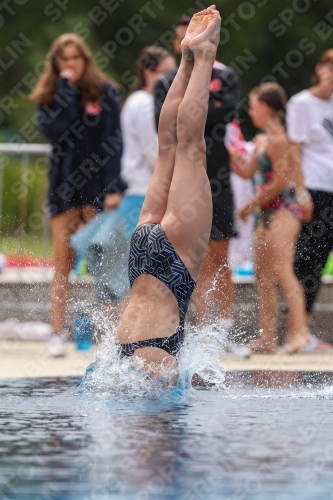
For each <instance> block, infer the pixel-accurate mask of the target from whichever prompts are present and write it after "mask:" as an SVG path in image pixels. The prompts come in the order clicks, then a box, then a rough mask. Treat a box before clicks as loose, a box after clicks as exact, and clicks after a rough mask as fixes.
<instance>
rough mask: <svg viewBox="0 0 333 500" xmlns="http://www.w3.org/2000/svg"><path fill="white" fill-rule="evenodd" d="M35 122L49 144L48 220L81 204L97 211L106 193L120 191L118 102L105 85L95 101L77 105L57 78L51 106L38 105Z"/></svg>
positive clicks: (76, 92) (63, 80)
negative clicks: (99, 96) (50, 151)
mask: <svg viewBox="0 0 333 500" xmlns="http://www.w3.org/2000/svg"><path fill="white" fill-rule="evenodd" d="M36 124H37V127H38V128H39V130H40V131H41V133H42V134H43V135H45V137H47V139H48V140H49V141H50V142H51V144H52V154H51V158H50V166H49V189H48V203H49V210H50V215H51V217H53V216H55V215H57V214H60V213H62V212H65V211H66V210H68V209H69V208H72V207H80V206H84V205H87V204H90V205H94V206H95V207H96V208H97V209H101V208H102V205H103V199H104V197H105V195H106V194H107V193H117V192H120V193H121V192H123V191H125V189H126V188H127V184H126V182H125V181H124V180H123V179H122V178H121V176H120V159H121V155H122V151H123V143H122V136H121V129H120V110H119V102H118V97H117V94H116V91H115V88H114V87H113V86H112V84H111V83H109V82H108V83H106V84H105V86H104V88H103V92H102V95H101V98H100V99H99V100H98V102H97V103H87V104H85V105H83V104H82V102H81V94H80V92H79V90H78V89H76V88H75V87H74V86H72V85H71V84H70V83H69V81H68V80H67V79H66V78H60V77H59V78H58V79H57V91H56V93H55V95H54V101H53V103H52V105H51V106H50V107H48V106H38V111H37V115H36Z"/></svg>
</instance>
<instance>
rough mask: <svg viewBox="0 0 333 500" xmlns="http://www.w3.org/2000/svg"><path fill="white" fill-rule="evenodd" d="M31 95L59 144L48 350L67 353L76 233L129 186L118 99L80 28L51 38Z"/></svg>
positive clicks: (52, 192)
mask: <svg viewBox="0 0 333 500" xmlns="http://www.w3.org/2000/svg"><path fill="white" fill-rule="evenodd" d="M31 98H32V99H34V100H35V101H36V103H37V105H38V109H37V114H36V124H37V127H38V128H39V130H40V131H41V133H42V134H43V135H45V136H46V137H47V139H48V140H49V141H50V142H51V144H52V154H51V158H50V165H49V188H48V205H49V212H50V217H51V231H52V237H53V242H54V261H55V269H54V279H53V282H52V286H51V302H52V326H53V331H54V335H53V336H52V338H51V340H50V342H49V351H50V355H52V356H60V355H64V354H65V342H66V340H67V332H66V331H65V330H64V327H65V312H66V302H67V299H68V294H69V281H68V276H69V272H70V270H71V269H72V267H73V263H74V258H75V255H74V252H73V250H72V248H71V246H70V237H71V235H72V234H73V233H74V232H75V231H76V230H77V229H78V227H79V226H80V224H82V222H88V221H89V220H91V219H92V218H93V217H95V215H96V214H97V212H98V210H101V209H102V208H104V209H106V210H110V209H112V208H115V207H116V206H118V205H119V203H120V201H121V193H122V192H123V191H124V190H125V189H126V187H127V185H126V183H125V181H123V179H122V178H121V176H120V159H121V154H122V137H121V130H120V116H119V115H120V113H119V103H118V97H117V92H116V89H115V87H114V86H113V85H112V83H111V82H110V81H108V79H107V77H106V76H105V75H104V74H103V73H101V72H100V71H99V70H98V68H97V66H96V64H95V62H94V61H93V58H92V54H91V52H90V50H89V48H88V46H87V45H86V43H85V42H84V40H83V39H82V38H81V37H79V36H78V35H76V34H73V33H69V34H64V35H62V36H60V37H58V38H57V39H56V40H55V41H54V43H53V44H52V46H51V49H50V52H49V54H48V57H47V61H46V66H45V71H44V73H43V75H42V76H41V78H40V80H39V82H38V83H37V85H36V87H35V89H34V91H33V92H32V94H31Z"/></svg>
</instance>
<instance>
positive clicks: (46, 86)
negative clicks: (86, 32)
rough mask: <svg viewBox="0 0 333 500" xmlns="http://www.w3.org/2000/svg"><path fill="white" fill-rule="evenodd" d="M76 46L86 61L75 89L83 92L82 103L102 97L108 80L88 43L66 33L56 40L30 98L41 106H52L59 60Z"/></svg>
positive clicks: (72, 34)
mask: <svg viewBox="0 0 333 500" xmlns="http://www.w3.org/2000/svg"><path fill="white" fill-rule="evenodd" d="M70 44H72V45H75V47H76V48H77V49H78V51H79V52H80V54H81V56H82V57H83V59H84V61H85V68H84V72H83V75H82V76H81V78H80V80H78V81H77V82H75V87H76V88H77V89H78V90H79V91H80V92H81V95H82V101H83V102H89V101H93V102H95V101H97V99H99V98H100V97H101V95H102V91H103V87H104V85H105V83H106V81H107V80H108V78H107V77H106V75H104V74H103V73H102V72H101V71H100V70H99V69H98V67H97V65H96V63H95V61H94V59H93V55H92V53H91V51H90V49H89V47H88V45H87V44H86V42H85V41H84V40H83V38H81V37H80V36H79V35H76V34H75V33H65V34H63V35H61V36H59V37H58V38H56V39H55V40H54V42H53V43H52V45H51V48H50V50H49V53H48V54H47V57H46V63H45V68H44V71H43V74H42V75H41V77H40V79H39V81H38V82H37V84H36V86H35V88H34V90H33V91H32V92H31V94H30V98H31V99H33V100H34V101H36V102H37V104H40V105H42V106H44V105H48V106H49V105H51V104H52V102H53V100H54V94H55V92H56V85H57V77H58V76H59V73H60V71H59V67H58V66H59V64H58V62H59V59H60V58H61V54H62V51H63V49H64V48H65V47H66V46H67V45H70Z"/></svg>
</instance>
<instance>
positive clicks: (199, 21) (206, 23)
mask: <svg viewBox="0 0 333 500" xmlns="http://www.w3.org/2000/svg"><path fill="white" fill-rule="evenodd" d="M191 23H192V25H193V28H192V29H191V30H190V32H189V35H188V36H189V42H188V48H189V49H190V50H191V51H192V52H193V53H194V54H198V53H199V52H206V51H207V50H209V51H212V52H214V53H215V52H216V49H217V46H218V43H219V40H220V28H221V17H220V13H219V12H218V10H216V9H215V5H212V6H211V7H209V8H208V9H206V10H205V11H201V12H198V13H197V14H195V15H194V16H193V17H192V19H191V22H190V25H191ZM190 25H189V27H190ZM186 36H187V31H186ZM186 36H185V38H186Z"/></svg>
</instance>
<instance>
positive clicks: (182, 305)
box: [120, 223, 195, 356]
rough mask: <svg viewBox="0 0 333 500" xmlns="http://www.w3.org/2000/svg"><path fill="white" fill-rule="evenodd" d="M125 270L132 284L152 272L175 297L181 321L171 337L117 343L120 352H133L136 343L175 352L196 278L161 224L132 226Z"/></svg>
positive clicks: (179, 344) (138, 345) (182, 337)
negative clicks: (194, 278)
mask: <svg viewBox="0 0 333 500" xmlns="http://www.w3.org/2000/svg"><path fill="white" fill-rule="evenodd" d="M128 272H129V280H130V284H131V286H132V285H133V282H134V280H135V279H136V278H137V277H138V276H140V274H151V275H152V276H155V278H157V279H159V280H160V281H161V282H162V283H164V284H165V286H167V287H168V288H169V289H170V290H171V292H172V293H173V294H174V296H175V297H176V300H177V303H178V308H179V317H180V323H179V326H178V328H177V330H176V332H175V333H174V334H173V335H171V336H170V337H163V338H153V339H147V340H140V341H138V342H133V343H131V344H120V346H121V353H122V355H123V356H132V354H133V353H134V351H135V350H136V349H138V348H139V347H159V348H160V349H163V350H164V351H166V352H167V353H169V354H171V355H172V356H176V355H177V354H178V352H179V350H180V348H181V346H182V344H183V341H184V325H185V316H186V312H187V309H188V306H189V303H190V298H191V295H192V292H193V290H194V287H195V281H194V280H193V278H192V276H191V275H190V273H189V271H188V270H187V268H186V266H185V264H184V263H183V261H182V260H181V258H180V257H179V255H178V254H177V252H176V250H175V249H174V248H173V246H172V244H171V242H170V240H169V239H168V237H167V235H166V234H165V232H164V231H163V228H162V226H161V225H160V224H153V223H150V224H143V225H141V226H139V227H138V228H137V229H136V230H135V232H134V234H133V236H132V241H131V248H130V254H129V260H128Z"/></svg>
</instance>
